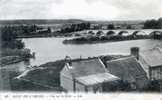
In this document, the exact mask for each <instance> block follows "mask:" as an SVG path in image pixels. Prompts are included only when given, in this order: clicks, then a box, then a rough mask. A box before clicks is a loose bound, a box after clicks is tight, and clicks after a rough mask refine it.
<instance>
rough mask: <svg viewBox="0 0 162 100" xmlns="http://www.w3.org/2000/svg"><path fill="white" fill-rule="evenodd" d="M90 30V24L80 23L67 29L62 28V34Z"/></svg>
mask: <svg viewBox="0 0 162 100" xmlns="http://www.w3.org/2000/svg"><path fill="white" fill-rule="evenodd" d="M86 29H90V23H89V22H86V23H79V24H71V25H68V26H66V27H63V28H61V30H60V32H61V33H70V32H75V31H82V30H86Z"/></svg>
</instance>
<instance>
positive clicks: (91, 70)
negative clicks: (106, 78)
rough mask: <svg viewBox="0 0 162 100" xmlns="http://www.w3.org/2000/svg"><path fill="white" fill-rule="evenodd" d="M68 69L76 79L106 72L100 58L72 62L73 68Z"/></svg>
mask: <svg viewBox="0 0 162 100" xmlns="http://www.w3.org/2000/svg"><path fill="white" fill-rule="evenodd" d="M68 67H69V72H70V73H71V74H73V75H74V77H81V76H88V75H93V74H98V73H105V72H106V69H105V66H104V65H103V64H102V62H101V60H100V59H98V58H96V59H88V60H81V61H74V62H72V66H68Z"/></svg>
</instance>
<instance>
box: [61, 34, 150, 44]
mask: <svg viewBox="0 0 162 100" xmlns="http://www.w3.org/2000/svg"><path fill="white" fill-rule="evenodd" d="M140 39H151V38H150V36H149V35H139V36H133V35H128V36H120V35H117V36H102V37H97V36H92V37H79V38H73V39H68V40H64V41H63V43H64V44H95V43H104V42H118V41H128V40H140Z"/></svg>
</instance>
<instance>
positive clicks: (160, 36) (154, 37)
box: [149, 31, 162, 39]
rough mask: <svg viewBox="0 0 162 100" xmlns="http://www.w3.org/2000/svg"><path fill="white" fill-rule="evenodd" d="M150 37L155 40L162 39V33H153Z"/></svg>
mask: <svg viewBox="0 0 162 100" xmlns="http://www.w3.org/2000/svg"><path fill="white" fill-rule="evenodd" d="M149 35H150V37H151V38H153V39H162V31H153V32H151V33H150V34H149Z"/></svg>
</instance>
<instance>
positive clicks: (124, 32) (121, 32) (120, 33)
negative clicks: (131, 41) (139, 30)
mask: <svg viewBox="0 0 162 100" xmlns="http://www.w3.org/2000/svg"><path fill="white" fill-rule="evenodd" d="M124 34H126V35H128V34H129V32H128V31H120V32H119V33H118V35H124Z"/></svg>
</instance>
